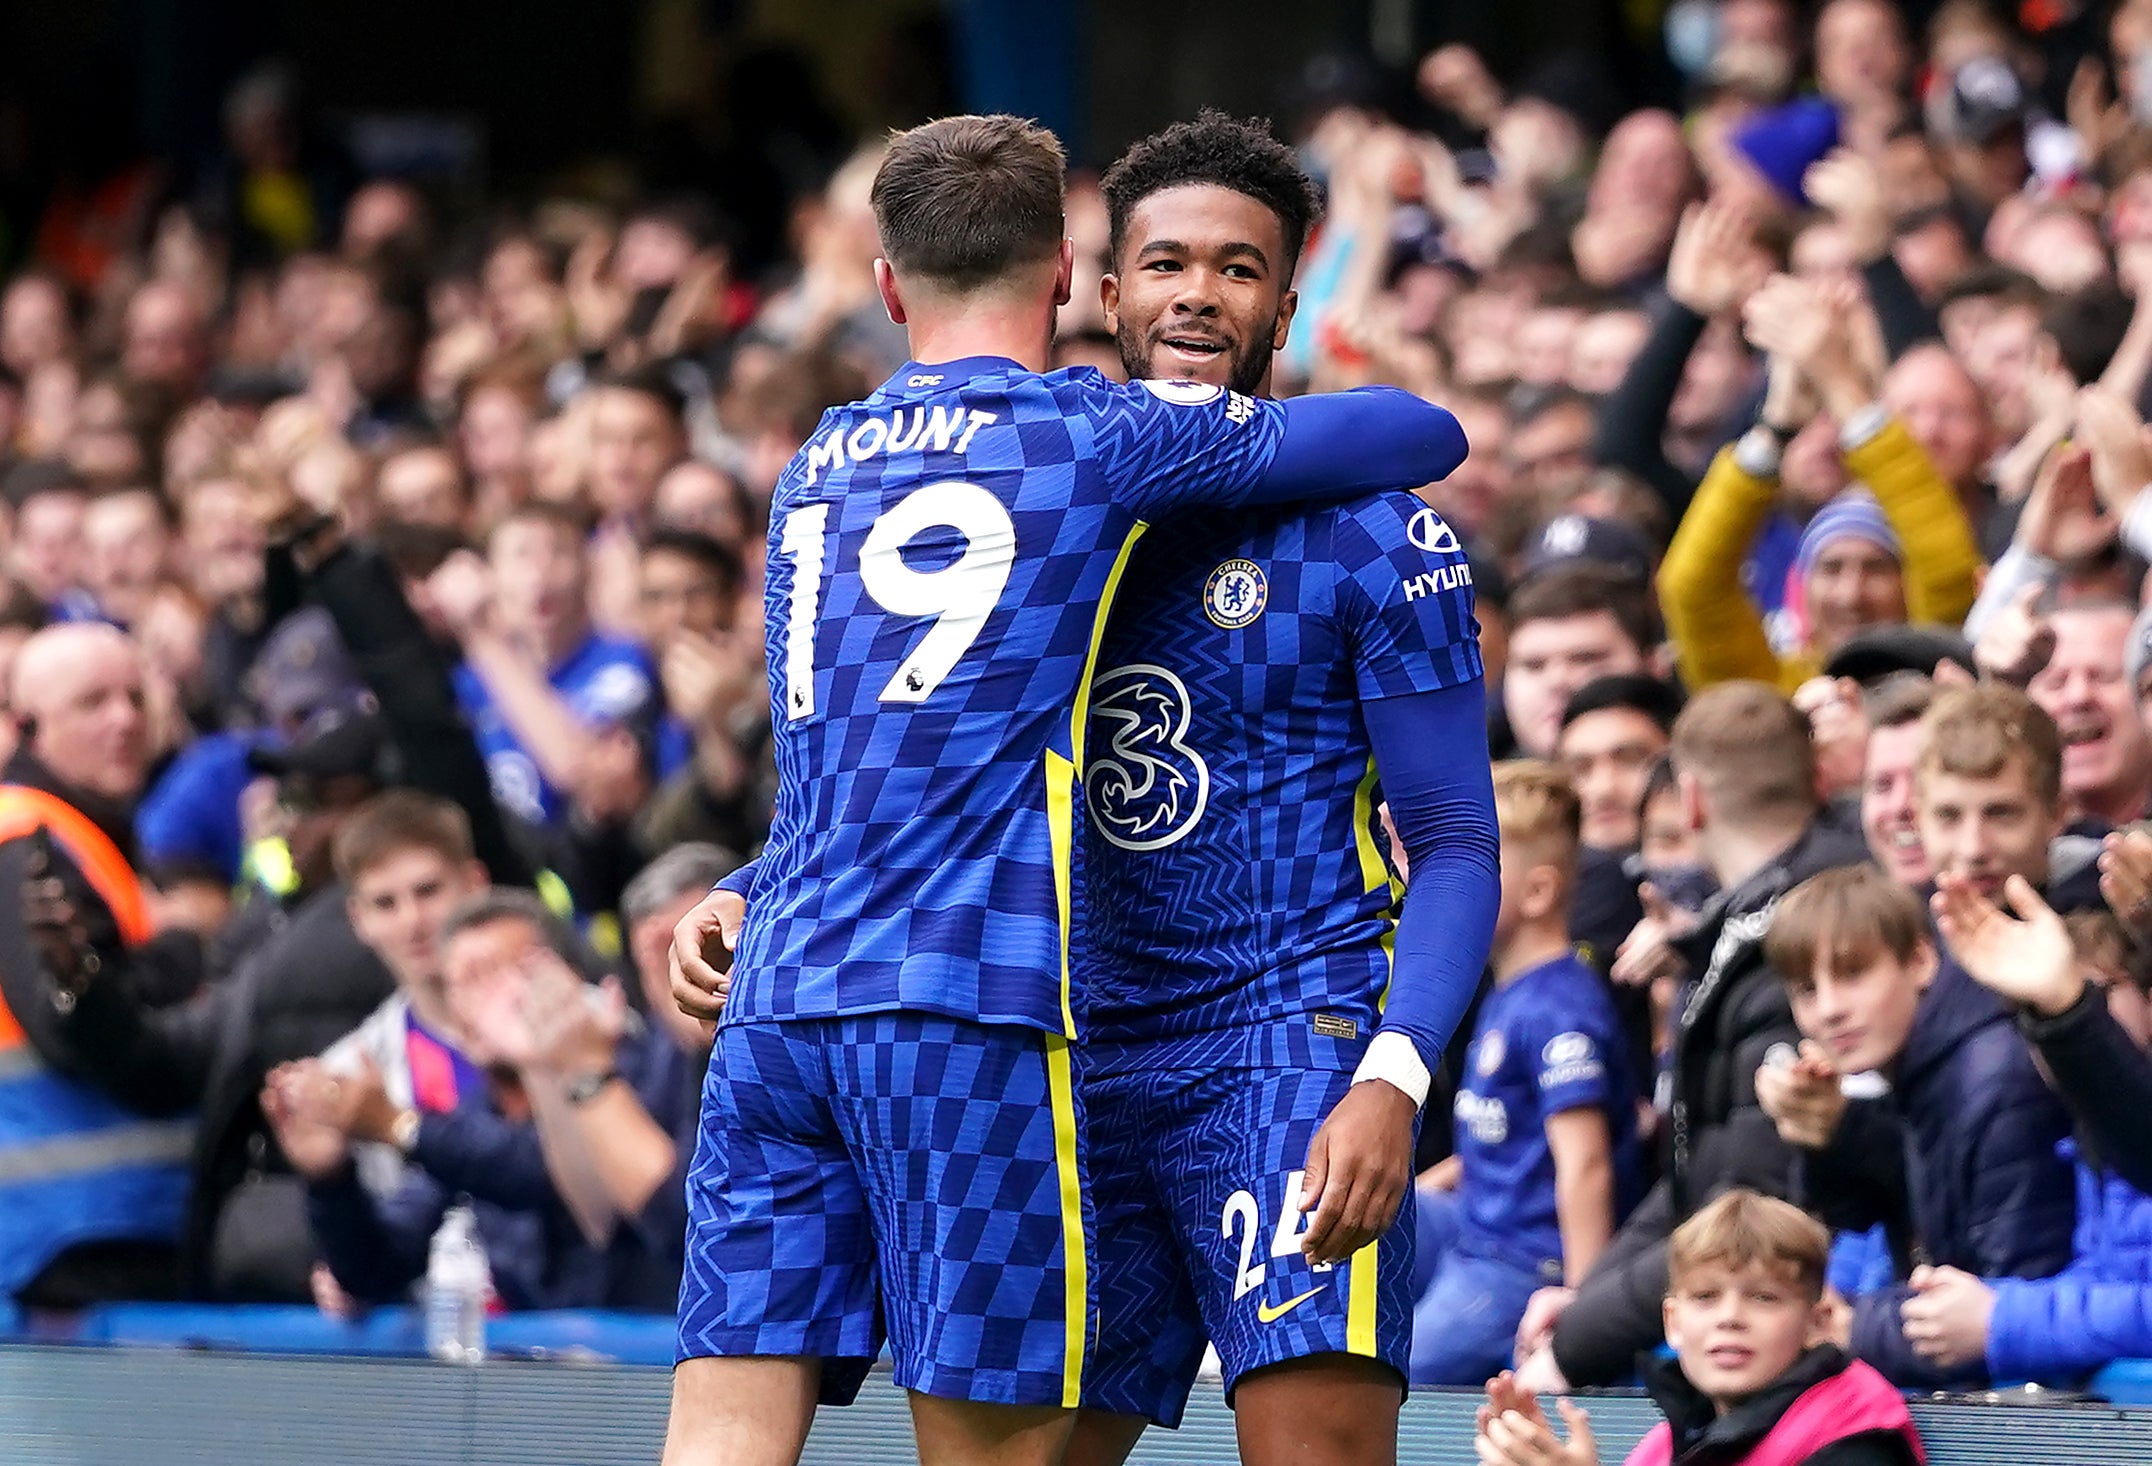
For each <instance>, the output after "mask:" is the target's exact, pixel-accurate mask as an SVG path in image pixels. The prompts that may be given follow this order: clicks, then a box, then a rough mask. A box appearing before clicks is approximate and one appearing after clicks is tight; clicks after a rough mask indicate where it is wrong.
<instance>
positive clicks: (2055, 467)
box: [2018, 444, 2116, 565]
mask: <svg viewBox="0 0 2152 1466" xmlns="http://www.w3.org/2000/svg"><path fill="white" fill-rule="evenodd" d="M2094 478H2095V468H2094V455H2093V453H2092V452H2091V450H2089V449H2087V448H2084V447H2080V446H2078V445H2076V444H2072V445H2070V446H2067V447H2063V448H2058V449H2056V450H2055V451H2054V452H2052V453H2050V454H2049V455H2048V458H2047V462H2046V463H2045V464H2044V465H2043V466H2042V467H2041V470H2040V474H2039V477H2038V478H2037V479H2035V480H2034V482H2033V490H2032V493H2031V494H2029V495H2027V496H2026V499H2025V512H2024V513H2023V515H2022V516H2020V518H2019V520H2018V542H2019V543H2020V544H2022V545H2024V547H2025V548H2026V549H2027V550H2030V551H2031V552H2032V553H2033V554H2035V555H2038V556H2040V557H2041V558H2042V559H2044V560H2051V561H2054V562H2056V563H2058V564H2063V565H2069V564H2074V563H2076V562H2078V561H2082V560H2086V559H2089V558H2091V557H2092V556H2094V555H2096V554H2098V553H2099V552H2100V551H2102V550H2104V549H2106V548H2107V547H2108V546H2109V545H2111V544H2113V543H2114V539H2115V531H2116V523H2115V520H2114V518H2113V517H2112V516H2110V515H2109V514H2108V513H2107V512H2106V511H2105V510H2104V509H2103V508H2102V507H2101V503H2100V499H2101V495H2100V494H2099V493H2098V492H2097V490H2096V488H2095V485H2094Z"/></svg>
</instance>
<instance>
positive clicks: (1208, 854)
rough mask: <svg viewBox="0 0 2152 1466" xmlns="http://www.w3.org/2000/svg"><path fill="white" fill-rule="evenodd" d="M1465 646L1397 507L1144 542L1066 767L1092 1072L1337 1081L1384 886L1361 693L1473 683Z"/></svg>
mask: <svg viewBox="0 0 2152 1466" xmlns="http://www.w3.org/2000/svg"><path fill="white" fill-rule="evenodd" d="M1476 630H1477V628H1476V625H1475V623H1474V621H1473V619H1472V602H1471V572H1470V569H1469V567H1468V566H1467V565H1466V563H1465V559H1464V555H1463V552H1462V549H1461V547H1460V546H1459V545H1458V543H1457V540H1456V537H1455V535H1454V534H1453V533H1452V532H1451V531H1450V530H1449V528H1448V526H1446V525H1444V524H1443V523H1442V521H1441V520H1440V518H1439V517H1438V516H1437V515H1436V514H1435V513H1434V511H1433V510H1431V509H1427V508H1426V507H1425V506H1424V505H1422V504H1420V503H1419V502H1418V501H1417V500H1415V499H1413V498H1412V497H1411V496H1410V495H1405V494H1387V495H1380V496H1374V497H1371V498H1366V499H1359V500H1354V501H1352V502H1350V503H1347V504H1342V505H1334V506H1329V507H1324V508H1317V509H1311V510H1304V511H1303V510H1297V509H1266V510H1254V511H1238V512H1221V513H1203V514H1198V515H1190V516H1187V517H1184V518H1182V519H1179V520H1176V521H1175V522H1173V523H1171V524H1167V525H1162V526H1160V527H1159V528H1158V529H1156V530H1154V531H1153V532H1152V533H1151V534H1149V535H1147V536H1146V537H1145V538H1144V541H1143V543H1142V544H1141V545H1140V546H1139V547H1138V548H1137V550H1136V552H1135V555H1134V557H1133V559H1132V561H1131V564H1130V567H1129V574H1128V588H1127V590H1126V591H1125V592H1124V593H1123V595H1122V597H1121V598H1120V601H1119V603H1118V605H1117V607H1116V609H1115V612H1114V615H1113V619H1112V623H1111V626H1110V628H1109V631H1108V634H1107V637H1106V641H1105V647H1104V652H1103V655H1102V656H1101V658H1100V661H1099V672H1098V675H1097V678H1096V680H1095V682H1094V684H1093V691H1092V708H1091V730H1090V731H1091V737H1090V741H1089V744H1088V746H1087V751H1086V756H1085V771H1084V787H1085V793H1086V796H1087V806H1088V814H1089V818H1090V835H1091V839H1090V841H1089V843H1088V845H1087V850H1086V864H1085V886H1086V896H1087V902H1086V913H1087V922H1086V926H1085V933H1084V937H1085V939H1084V943H1083V946H1082V949H1081V950H1082V959H1083V960H1082V964H1081V970H1082V973H1083V977H1084V981H1085V985H1086V988H1087V992H1088V995H1089V1000H1090V1017H1091V1025H1090V1037H1091V1040H1092V1046H1093V1053H1094V1056H1095V1061H1096V1062H1098V1063H1100V1064H1102V1065H1106V1066H1114V1065H1117V1064H1119V1063H1122V1062H1126V1063H1131V1064H1140V1065H1142V1066H1145V1067H1155V1066H1156V1065H1159V1064H1163V1063H1177V1062H1180V1061H1181V1059H1187V1060H1189V1061H1190V1062H1198V1061H1202V1062H1219V1063H1226V1062H1235V1063H1258V1064H1277V1063H1285V1064H1305V1063H1310V1062H1318V1063H1324V1064H1325V1065H1326V1066H1327V1063H1328V1061H1329V1060H1336V1061H1338V1062H1340V1063H1343V1066H1344V1067H1347V1068H1349V1067H1351V1064H1350V1062H1347V1060H1348V1059H1349V1058H1350V1057H1352V1056H1356V1055H1357V1053H1358V1051H1359V1045H1360V1044H1363V1043H1364V1042H1365V1040H1366V1039H1367V1037H1368V1036H1369V1035H1370V1034H1371V1033H1372V1032H1373V1031H1374V1029H1375V1026H1376V1022H1377V1018H1378V1014H1379V1009H1380V1003H1381V998H1382V994H1383V991H1384V989H1385V987H1386V986H1387V983H1388V980H1389V962H1390V958H1389V952H1388V939H1389V936H1390V933H1391V931H1392V928H1393V924H1394V923H1393V920H1392V918H1393V915H1394V909H1395V904H1396V898H1397V894H1398V891H1399V890H1400V889H1401V888H1400V887H1398V886H1397V885H1395V884H1394V883H1393V880H1392V873H1391V869H1390V866H1389V864H1388V862H1387V860H1386V858H1385V850H1386V848H1387V843H1388V842H1387V839H1386V837H1385V835H1384V833H1383V831H1382V828H1381V826H1380V823H1379V819H1378V815H1377V806H1378V805H1379V803H1380V800H1381V792H1380V789H1379V787H1378V785H1377V782H1376V779H1375V776H1374V768H1373V764H1372V760H1371V746H1370V742H1369V738H1368V734H1367V729H1366V725H1365V720H1364V717H1363V713H1362V701H1363V699H1366V698H1371V697H1383V696H1391V695H1396V694H1402V693H1412V692H1423V691H1432V690H1438V689H1440V688H1443V687H1448V686H1453V685H1456V684H1458V683H1460V682H1464V681H1468V680H1470V679H1471V678H1474V677H1477V676H1478V675H1479V673H1480V663H1479V653H1478V644H1477V640H1476ZM1176 1056H1178V1057H1176Z"/></svg>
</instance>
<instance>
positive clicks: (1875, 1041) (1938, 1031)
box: [1757, 865, 2072, 1388]
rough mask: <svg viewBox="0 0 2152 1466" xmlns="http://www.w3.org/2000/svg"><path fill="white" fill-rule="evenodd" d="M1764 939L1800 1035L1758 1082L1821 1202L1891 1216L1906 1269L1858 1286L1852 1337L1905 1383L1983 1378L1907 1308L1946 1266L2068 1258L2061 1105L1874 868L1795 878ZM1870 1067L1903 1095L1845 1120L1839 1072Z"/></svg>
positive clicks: (1984, 1267) (1852, 1216) (1857, 1223)
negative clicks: (1925, 1343)
mask: <svg viewBox="0 0 2152 1466" xmlns="http://www.w3.org/2000/svg"><path fill="white" fill-rule="evenodd" d="M1765 954H1766V956H1767V958H1768V959H1769V961H1770V963H1771V966H1772V968H1773V969H1774V970H1775V971H1777V973H1778V974H1779V976H1780V979H1781V980H1782V981H1784V983H1785V984H1786V989H1787V995H1788V997H1789V999H1790V1001H1791V1003H1792V1006H1793V1016H1794V1021H1795V1022H1796V1023H1798V1024H1799V1025H1800V1028H1801V1032H1802V1034H1803V1042H1802V1044H1801V1050H1800V1055H1799V1057H1798V1058H1797V1059H1795V1060H1793V1061H1791V1062H1790V1063H1789V1064H1783V1065H1777V1066H1773V1065H1768V1064H1767V1065H1766V1069H1767V1070H1770V1071H1772V1072H1768V1073H1763V1074H1759V1075H1758V1076H1757V1093H1758V1097H1759V1098H1760V1099H1761V1100H1762V1101H1763V1104H1764V1108H1765V1109H1766V1111H1768V1112H1769V1113H1770V1114H1771V1116H1772V1118H1773V1119H1774V1120H1775V1121H1776V1122H1777V1124H1778V1129H1779V1134H1780V1136H1781V1137H1782V1138H1783V1139H1785V1140H1786V1141H1787V1142H1788V1143H1789V1144H1791V1145H1794V1146H1796V1147H1799V1148H1800V1149H1801V1166H1802V1171H1803V1180H1804V1183H1805V1189H1804V1192H1803V1194H1804V1195H1806V1196H1807V1198H1808V1199H1809V1201H1810V1203H1811V1204H1812V1205H1814V1206H1815V1207H1816V1208H1817V1209H1818V1210H1819V1211H1820V1212H1821V1213H1822V1214H1823V1215H1824V1216H1826V1217H1827V1218H1829V1219H1830V1220H1831V1221H1832V1222H1833V1223H1834V1224H1836V1225H1839V1226H1842V1227H1845V1228H1847V1229H1848V1230H1854V1231H1859V1230H1863V1229H1865V1228H1866V1227H1868V1226H1870V1225H1872V1224H1874V1223H1876V1222H1879V1221H1880V1222H1882V1223H1883V1224H1884V1226H1885V1228H1886V1231H1887V1232H1888V1234H1889V1235H1890V1237H1891V1241H1892V1247H1893V1251H1894V1253H1895V1254H1896V1257H1897V1261H1898V1267H1899V1276H1900V1277H1901V1278H1903V1279H1905V1280H1906V1281H1905V1282H1904V1283H1903V1284H1901V1285H1898V1286H1894V1287H1888V1288H1883V1289H1879V1290H1878V1291H1876V1292H1873V1293H1870V1294H1867V1295H1865V1296H1863V1297H1861V1298H1858V1299H1855V1300H1854V1304H1853V1316H1852V1319H1851V1321H1850V1325H1849V1328H1848V1333H1847V1336H1846V1337H1847V1340H1848V1341H1849V1347H1851V1348H1852V1350H1853V1352H1854V1353H1856V1354H1857V1355H1859V1356H1860V1357H1861V1358H1863V1359H1865V1360H1867V1361H1868V1362H1869V1363H1871V1364H1873V1365H1875V1366H1876V1368H1878V1369H1880V1370H1882V1371H1883V1373H1884V1374H1885V1375H1887V1376H1888V1377H1889V1378H1890V1379H1891V1380H1892V1381H1893V1382H1895V1383H1897V1384H1901V1385H1906V1386H1909V1387H1912V1386H1918V1387H1925V1388H1944V1387H1949V1386H1953V1385H1966V1384H1974V1383H1982V1382H1985V1380H1986V1377H1987V1375H1986V1367H1985V1363H1984V1361H1983V1360H1982V1359H1980V1358H1979V1357H1978V1356H1977V1355H1973V1356H1971V1357H1961V1356H1958V1355H1955V1354H1954V1355H1951V1356H1949V1357H1947V1358H1946V1357H1942V1356H1938V1355H1935V1354H1932V1353H1929V1352H1927V1351H1924V1350H1923V1349H1922V1348H1921V1347H1920V1344H1919V1342H1918V1341H1916V1340H1914V1339H1912V1338H1909V1336H1908V1334H1907V1331H1906V1325H1905V1324H1904V1321H1903V1318H1902V1310H1903V1309H1905V1308H1907V1307H1912V1306H1914V1301H1915V1299H1916V1296H1917V1292H1918V1290H1919V1286H1920V1281H1921V1280H1923V1279H1925V1278H1926V1277H1928V1276H1929V1274H1930V1272H1931V1271H1932V1270H1933V1269H1935V1268H1946V1267H1947V1268H1958V1269H1962V1270H1964V1271H1966V1272H1968V1273H1971V1274H1974V1275H1976V1276H1977V1275H1980V1274H1993V1275H1997V1276H2013V1277H2031V1278H2037V1277H2044V1276H2046V1275H2048V1274H2050V1273H2053V1272H2055V1271H2056V1270H2057V1269H2058V1268H2060V1267H2061V1266H2062V1265H2063V1264H2064V1263H2065V1262H2067V1261H2068V1260H2069V1255H2070V1254H2069V1246H2068V1244H2069V1232H2070V1223H2071V1211H2072V1208H2071V1204H2070V1197H2071V1186H2070V1173H2069V1167H2068V1165H2067V1163H2066V1162H2065V1161H2064V1160H2063V1159H2062V1158H2061V1157H2060V1156H2059V1155H2058V1154H2057V1150H2056V1147H2057V1145H2058V1144H2059V1143H2060V1142H2061V1141H2062V1139H2063V1137H2064V1136H2065V1135H2066V1134H2067V1133H2068V1130H2069V1125H2068V1119H2067V1116H2066V1114H2065V1112H2064V1111H2063V1109H2062V1107H2061V1105H2060V1104H2059V1103H2058V1102H2057V1101H2056V1100H2055V1098H2054V1096H2053V1095H2051V1094H2050V1093H2049V1092H2048V1090H2047V1087H2046V1085H2045V1084H2043V1083H2042V1081H2041V1078H2040V1075H2039V1072H2038V1070H2037V1069H2036V1068H2035V1067H2034V1065H2033V1060H2032V1053H2031V1051H2030V1050H2029V1049H2028V1048H2027V1047H2026V1045H2025V1043H2024V1041H2023V1040H2022V1039H2021V1038H2019V1037H2018V1035H2017V1033H2016V1031H2015V1030H2014V1029H2013V1027H2012V1026H2011V1022H2010V1016H2009V1014H2008V1013H2007V1012H2006V1011H2005V1010H2004V1009H2003V1007H2002V1005H2001V1004H2000V1003H1998V1002H1997V1001H1996V1000H1995V999H1994V998H1993V997H1992V996H1991V995H1990V994H1988V993H1986V992H1985V991H1983V990H1982V989H1980V988H1979V987H1977V986H1976V985H1975V984H1974V983H1973V982H1972V981H1970V980H1969V979H1968V978H1967V977H1966V975H1965V972H1964V971H1963V970H1962V969H1960V968H1957V967H1956V966H1955V965H1954V964H1950V963H1947V962H1945V961H1944V960H1943V959H1941V958H1940V957H1939V956H1938V953H1937V949H1936V946H1935V944H1934V943H1933V942H1932V941H1931V940H1930V939H1929V935H1928V923H1927V918H1926V913H1925V912H1924V911H1923V909H1922V907H1921V902H1920V898H1919V897H1917V896H1915V895H1914V894H1913V893H1912V892H1911V891H1909V890H1907V889H1906V888H1905V887H1904V886H1901V885H1899V884H1897V883H1896V882H1894V881H1892V880H1891V879H1890V878H1889V877H1888V876H1886V875H1884V874H1883V873H1882V872H1881V871H1879V870H1877V869H1876V868H1875V867H1873V866H1868V865H1860V866H1849V867H1845V868H1842V869H1839V870H1832V871H1826V872H1824V873H1823V874H1821V875H1819V876H1815V877H1813V878H1811V879H1810V880H1807V881H1804V882H1803V883H1802V884H1801V885H1799V886H1797V887H1795V888H1794V889H1793V890H1792V891H1791V892H1789V893H1788V894H1787V896H1786V899H1785V900H1784V901H1783V902H1781V903H1780V905H1779V908H1778V911H1777V913H1776V915H1775V916H1774V917H1773V918H1772V922H1771V930H1770V932H1769V934H1768V935H1767V936H1766V937H1765ZM1871 1073H1873V1074H1881V1075H1883V1076H1884V1077H1885V1078H1886V1079H1887V1080H1888V1081H1889V1084H1890V1094H1889V1096H1888V1097H1887V1098H1885V1099H1879V1100H1873V1101H1863V1102H1861V1104H1862V1107H1863V1108H1864V1109H1867V1110H1868V1113H1866V1114H1864V1115H1861V1116H1859V1117H1857V1118H1855V1119H1854V1120H1852V1121H1850V1122H1849V1121H1848V1119H1847V1111H1848V1108H1849V1102H1848V1100H1847V1097H1846V1095H1845V1092H1844V1089H1843V1087H1842V1085H1841V1080H1842V1079H1843V1077H1844V1076H1846V1075H1852V1074H1871ZM1879 1111H1880V1112H1881V1113H1879ZM1892 1119H1894V1120H1895V1121H1896V1122H1897V1123H1896V1124H1891V1123H1888V1121H1889V1120H1892ZM1914 1264H1918V1266H1917V1267H1915V1266H1913V1265H1914ZM1916 1313H1917V1310H1916Z"/></svg>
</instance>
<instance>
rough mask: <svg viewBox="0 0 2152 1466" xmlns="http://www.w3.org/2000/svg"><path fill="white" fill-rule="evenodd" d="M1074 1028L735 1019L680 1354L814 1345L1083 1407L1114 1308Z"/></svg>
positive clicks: (931, 1381)
mask: <svg viewBox="0 0 2152 1466" xmlns="http://www.w3.org/2000/svg"><path fill="white" fill-rule="evenodd" d="M1070 1063H1071V1061H1070V1049H1069V1045H1068V1043H1067V1041H1066V1040H1065V1039H1062V1038H1060V1037H1058V1036H1056V1035H1052V1034H1047V1033H1043V1032H1040V1031H1039V1030H1036V1029H1030V1028H1022V1027H1016V1026H1012V1025H987V1024H980V1023H973V1022H966V1021H963V1020H961V1019H954V1018H945V1017H941V1016H938V1015H935V1014H930V1013H916V1012H900V1013H870V1014H864V1015H860V1016H857V1017H847V1018H831V1019H807V1020H785V1021H770V1022H752V1023H740V1024H727V1025H724V1026H722V1027H720V1028H719V1029H718V1032H717V1041H716V1045H715V1047H714V1049H713V1050H712V1052H711V1056H710V1071H709V1075H708V1077H707V1079H706V1080H705V1081H704V1085H703V1101H702V1125H701V1135H700V1138H699V1139H698V1141H697V1143H696V1147H695V1159H694V1162H693V1164H692V1165H691V1167H690V1168H689V1171H688V1180H687V1202H688V1223H687V1248H686V1261H685V1266H684V1268H683V1272H682V1277H681V1283H680V1315H679V1324H680V1339H679V1357H680V1358H681V1359H683V1360H685V1359H693V1358H700V1357H708V1356H728V1355H812V1356H816V1357H818V1358H820V1359H821V1360H822V1361H823V1374H822V1399H823V1401H824V1403H829V1404H845V1403H848V1402H849V1401H850V1400H851V1399H852V1398H853V1397H854V1396H855V1395H856V1394H857V1393H858V1390H859V1385H860V1382H861V1380H862V1379H864V1377H865V1375H866V1371H867V1368H868V1366H869V1365H870V1364H871V1363H872V1362H873V1360H874V1358H875V1356H876V1355H877V1353H879V1351H880V1349H881V1346H882V1343H883V1341H884V1338H885V1336H886V1338H887V1341H888V1343H889V1346H890V1352H891V1354H892V1356H893V1360H894V1364H895V1369H896V1379H897V1383H898V1384H899V1385H901V1386H903V1387H904V1388H906V1389H911V1390H917V1391H920V1392H922V1393H925V1394H929V1395H938V1396H943V1397H946V1398H951V1399H964V1400H979V1401H988V1402H994V1403H1000V1404H1010V1405H1061V1406H1073V1405H1074V1404H1076V1403H1077V1395H1078V1391H1079V1389H1080V1385H1081V1379H1082V1374H1083V1369H1084V1363H1085V1345H1086V1342H1087V1333H1088V1322H1089V1320H1090V1318H1091V1315H1092V1312H1093V1308H1094V1303H1093V1298H1092V1293H1091V1282H1092V1279H1093V1277H1094V1276H1095V1274H1094V1270H1093V1266H1092V1260H1091V1251H1092V1232H1091V1217H1090V1212H1089V1197H1088V1194H1087V1189H1086V1186H1085V1170H1084V1166H1085V1161H1084V1149H1083V1148H1084V1136H1083V1132H1082V1109H1081V1106H1080V1102H1079V1098H1078V1096H1077V1094H1076V1092H1075V1088H1074V1086H1073V1084H1072V1082H1071V1068H1070Z"/></svg>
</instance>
